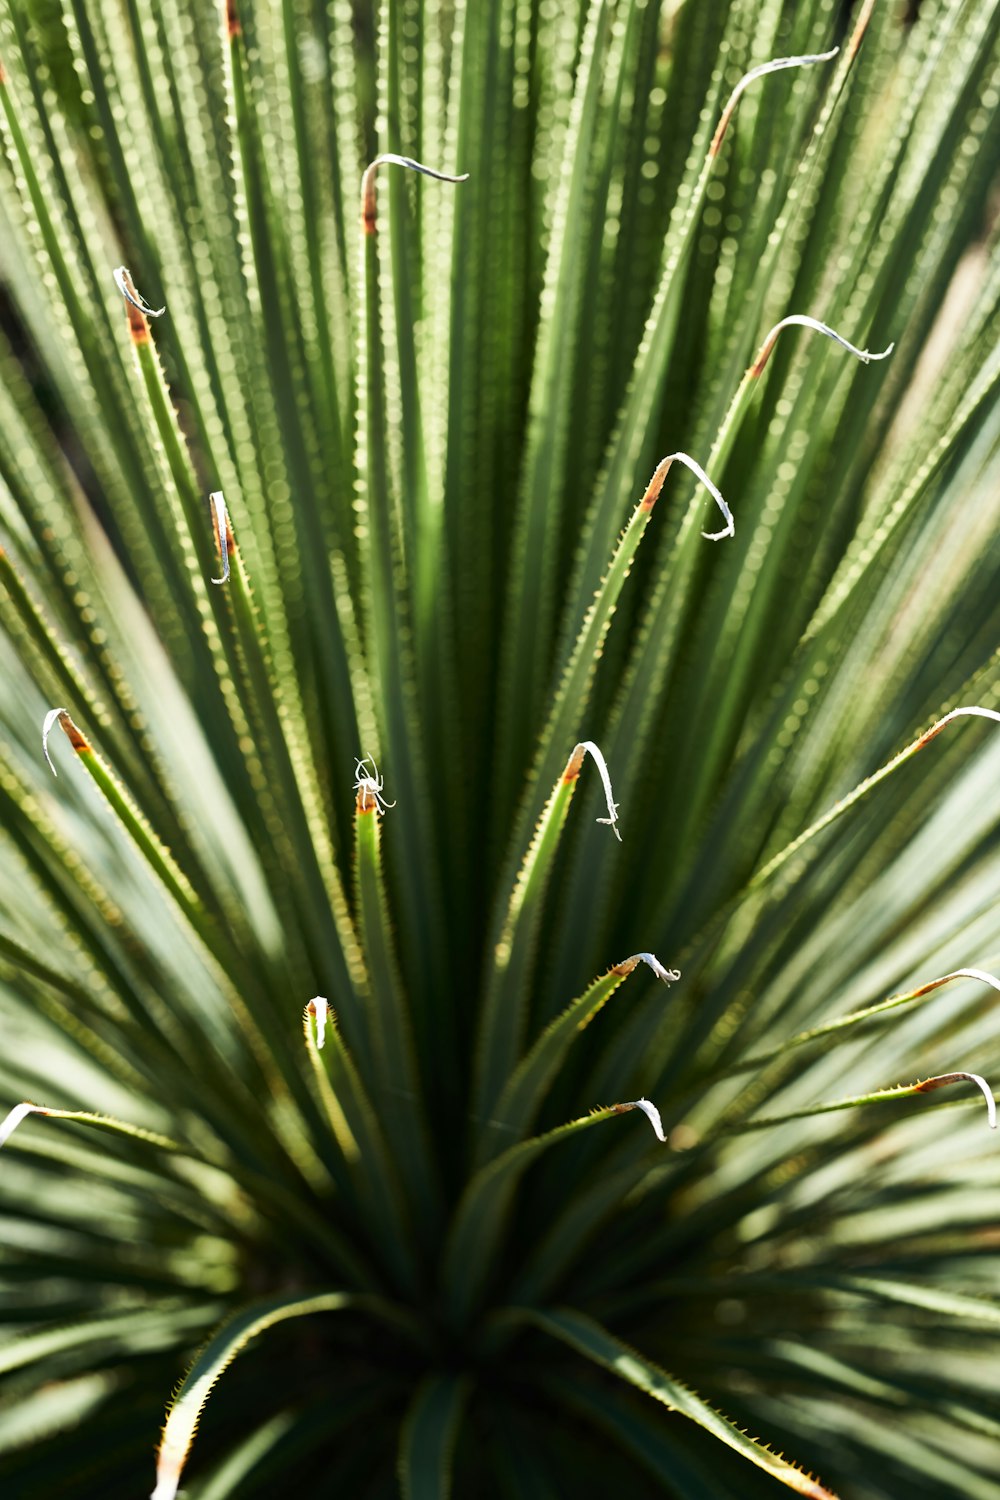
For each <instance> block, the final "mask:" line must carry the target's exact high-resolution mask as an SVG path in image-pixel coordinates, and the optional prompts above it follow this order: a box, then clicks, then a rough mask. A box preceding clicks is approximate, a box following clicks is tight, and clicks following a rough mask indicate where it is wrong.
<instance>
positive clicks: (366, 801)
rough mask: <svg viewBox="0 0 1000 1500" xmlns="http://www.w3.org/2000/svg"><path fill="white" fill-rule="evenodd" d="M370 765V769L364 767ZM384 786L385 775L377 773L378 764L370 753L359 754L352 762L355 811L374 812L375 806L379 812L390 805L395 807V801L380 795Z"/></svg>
mask: <svg viewBox="0 0 1000 1500" xmlns="http://www.w3.org/2000/svg"><path fill="white" fill-rule="evenodd" d="M368 766H371V771H368V770H367V769H366V768H367V767H368ZM384 786H385V777H384V776H380V775H379V770H378V766H377V765H376V764H375V762H374V760H372V757H371V756H370V755H364V756H361V757H360V758H359V759H357V760H356V761H355V762H354V790H355V792H356V793H357V811H358V812H359V813H363V812H374V811H375V809H376V808H377V809H378V811H379V812H380V813H384V812H386V811H387V810H388V809H389V808H390V807H395V806H396V804H395V802H387V801H386V799H385V797H384V796H383V795H382V792H383V788H384Z"/></svg>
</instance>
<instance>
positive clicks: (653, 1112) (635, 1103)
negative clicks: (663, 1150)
mask: <svg viewBox="0 0 1000 1500" xmlns="http://www.w3.org/2000/svg"><path fill="white" fill-rule="evenodd" d="M611 1107H612V1109H614V1110H615V1112H616V1113H617V1114H620V1115H624V1114H627V1113H628V1111H629V1110H630V1109H641V1110H642V1112H643V1114H644V1115H645V1116H646V1119H647V1120H648V1121H649V1123H650V1125H652V1127H653V1133H654V1134H655V1136H656V1139H657V1140H658V1141H662V1142H663V1144H664V1145H666V1144H667V1137H666V1136H665V1135H664V1133H663V1121H662V1120H661V1119H660V1111H659V1110H658V1109H657V1107H656V1105H655V1104H653V1103H652V1101H651V1100H649V1099H632V1100H631V1101H630V1102H629V1103H627V1104H613V1105H612V1106H611Z"/></svg>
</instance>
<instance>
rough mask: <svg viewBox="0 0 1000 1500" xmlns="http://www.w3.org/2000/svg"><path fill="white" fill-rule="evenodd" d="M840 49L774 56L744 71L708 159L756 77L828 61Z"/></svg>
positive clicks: (713, 141) (717, 130)
mask: <svg viewBox="0 0 1000 1500" xmlns="http://www.w3.org/2000/svg"><path fill="white" fill-rule="evenodd" d="M839 51H840V48H839V47H832V48H831V49H830V51H829V52H811V53H807V54H805V55H804V56H802V57H775V58H772V60H771V61H770V62H766V63H761V64H760V66H759V67H757V68H751V69H750V71H749V73H744V75H743V77H742V78H741V79H740V81H739V83H738V84H737V85H736V87H735V88H734V89H733V92H732V93H731V94H730V96H729V101H728V103H727V104H726V107H725V109H724V110H723V111H722V116H721V118H720V120H719V123H718V125H717V126H716V127H715V134H714V135H713V137H712V144H711V145H710V146H709V148H708V155H709V159H711V158H712V157H713V156H718V154H719V147H720V146H721V145H722V138H723V136H724V135H725V133H726V131H727V130H728V129H729V122H730V120H731V119H732V118H733V112H734V110H735V109H736V106H737V104H738V103H739V101H740V96H741V94H743V92H744V91H745V90H746V89H747V88H749V86H750V84H751V83H754V82H756V80H757V79H758V78H764V77H765V76H766V75H767V74H768V73H781V72H783V70H784V69H785V68H809V67H812V65H813V64H814V63H822V62H830V61H831V59H832V58H834V57H836V55H837V53H838V52H839Z"/></svg>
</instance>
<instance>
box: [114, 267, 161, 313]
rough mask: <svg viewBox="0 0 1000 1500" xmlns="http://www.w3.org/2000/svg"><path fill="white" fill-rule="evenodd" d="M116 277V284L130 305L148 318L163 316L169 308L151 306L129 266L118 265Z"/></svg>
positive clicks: (115, 272)
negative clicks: (133, 277) (138, 286)
mask: <svg viewBox="0 0 1000 1500" xmlns="http://www.w3.org/2000/svg"><path fill="white" fill-rule="evenodd" d="M114 277H115V286H116V287H117V288H118V290H119V291H120V292H121V294H122V296H123V297H124V298H125V301H126V302H127V303H128V305H129V306H130V307H134V308H135V309H136V310H137V311H138V312H141V313H143V314H144V315H145V316H146V317H147V318H162V316H163V314H164V313H165V312H166V310H167V309H166V308H165V307H150V305H149V303H148V302H147V301H146V299H145V297H144V296H143V295H142V293H141V292H139V291H137V289H136V285H135V282H134V281H133V280H132V272H131V271H130V270H129V269H128V267H127V266H116V267H115V271H114Z"/></svg>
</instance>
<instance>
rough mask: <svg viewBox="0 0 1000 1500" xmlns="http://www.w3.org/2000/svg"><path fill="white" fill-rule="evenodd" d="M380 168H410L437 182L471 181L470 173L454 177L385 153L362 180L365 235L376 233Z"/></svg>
mask: <svg viewBox="0 0 1000 1500" xmlns="http://www.w3.org/2000/svg"><path fill="white" fill-rule="evenodd" d="M379 167H409V169H410V171H411V172H421V173H422V174H423V176H424V177H433V178H434V180H435V182H468V180H469V174H468V172H462V173H461V174H460V175H459V176H458V177H452V176H450V175H449V173H447V172H436V171H435V170H434V168H433V167H425V166H424V165H423V163H422V162H419V161H414V160H413V158H412V156H397V155H396V154H395V152H392V151H384V152H383V153H382V155H381V156H376V158H375V160H374V161H373V162H369V164H368V166H367V167H366V168H365V174H364V176H363V177H362V179H361V223H362V227H363V228H364V231H365V234H374V233H375V172H376V170H377V169H378V168H379Z"/></svg>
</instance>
